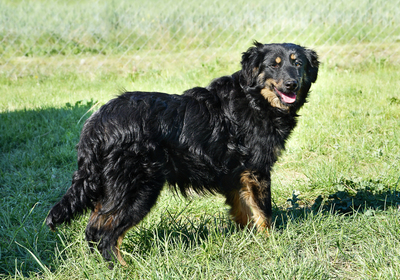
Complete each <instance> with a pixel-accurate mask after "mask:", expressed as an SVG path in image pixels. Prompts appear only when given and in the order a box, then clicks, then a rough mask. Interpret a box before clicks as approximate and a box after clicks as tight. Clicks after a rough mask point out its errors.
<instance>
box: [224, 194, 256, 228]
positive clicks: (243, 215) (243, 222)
mask: <svg viewBox="0 0 400 280" xmlns="http://www.w3.org/2000/svg"><path fill="white" fill-rule="evenodd" d="M231 195H232V197H231V199H230V201H227V203H228V204H229V205H230V206H231V210H230V211H229V214H230V215H231V216H232V218H233V220H234V221H235V222H236V223H237V224H238V225H239V226H240V227H241V228H244V227H245V226H247V225H248V224H249V222H250V219H251V217H252V212H251V209H250V207H249V206H248V205H247V204H246V202H245V201H244V200H243V199H242V198H241V195H240V193H239V191H235V192H234V193H232V194H231Z"/></svg>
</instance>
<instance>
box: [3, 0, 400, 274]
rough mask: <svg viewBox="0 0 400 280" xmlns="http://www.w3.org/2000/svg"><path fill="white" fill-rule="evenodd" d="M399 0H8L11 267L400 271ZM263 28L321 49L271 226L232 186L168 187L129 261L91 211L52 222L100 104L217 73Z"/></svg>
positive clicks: (235, 62) (136, 235)
mask: <svg viewBox="0 0 400 280" xmlns="http://www.w3.org/2000/svg"><path fill="white" fill-rule="evenodd" d="M203 2H204V1H203ZM397 4H398V3H395V1H394V2H390V3H389V2H388V1H380V0H375V1H361V0H357V1H353V2H349V1H347V2H344V1H335V2H328V1H325V2H324V1H322V2H321V1H320V2H318V3H308V4H304V3H302V4H300V2H299V3H293V2H292V1H286V0H283V1H268V3H265V4H264V3H261V2H260V1H258V2H253V1H245V2H244V1H243V2H241V1H238V2H237V4H235V5H233V4H230V2H229V3H228V2H227V1H224V0H222V1H218V3H216V2H215V1H214V2H212V1H210V2H207V1H205V2H204V3H203V4H202V5H201V6H198V5H196V4H194V3H193V2H191V1H183V2H182V3H179V4H174V5H172V2H171V3H170V2H162V1H156V0H155V1H148V2H146V3H144V4H143V3H140V4H139V2H135V1H100V2H93V1H68V2H66V1H1V2H0V41H1V44H0V278H5V279H25V278H29V279H71V278H72V279H111V278H113V279H125V278H133V279H177V278H178V279H335V278H340V279H343V278H344V279H398V278H400V251H399V250H398V248H399V247H400V246H399V245H400V244H399V243H400V237H399V236H400V227H399V221H400V213H399V205H400V196H399V187H400V185H399V176H400V173H399V160H400V129H399V126H400V93H399V91H398V89H399V88H400V59H399V49H400V48H399V37H398V36H399V34H400V32H399V26H400V23H399V18H400V17H399V9H400V8H399V7H400V5H397ZM138 22H140V24H139V23H138ZM254 39H257V40H259V41H262V42H266V43H267V42H278V41H292V42H295V43H300V44H302V45H308V46H311V47H313V48H315V49H316V50H317V51H318V53H319V54H320V56H321V60H322V62H323V65H322V67H321V70H320V74H319V78H318V81H317V83H316V84H315V85H314V86H313V91H312V93H311V96H310V99H309V103H307V104H306V105H305V106H304V108H302V109H301V111H300V114H301V118H300V122H299V125H298V127H297V128H296V129H295V131H294V133H293V135H292V137H291V138H290V140H289V142H288V144H287V149H286V151H285V153H284V154H283V156H282V157H281V159H280V160H279V162H278V163H277V165H276V166H275V168H274V172H273V201H274V219H275V221H276V222H275V228H274V229H273V230H272V231H271V232H270V236H269V237H268V236H265V235H263V234H258V233H256V231H254V230H252V229H248V230H243V231H241V230H237V229H236V228H235V226H234V224H233V223H232V222H231V221H230V220H229V217H228V216H227V213H226V212H227V207H226V206H225V205H224V200H223V198H222V197H219V196H216V197H213V196H212V197H197V196H195V197H193V198H191V199H190V200H184V199H183V198H181V197H180V196H176V195H174V194H172V193H171V192H170V191H169V190H167V189H166V190H165V191H164V192H163V194H162V196H161V197H160V199H159V202H158V204H157V206H156V207H155V208H154V209H153V211H152V212H151V214H150V215H149V216H148V217H147V218H146V219H145V220H144V221H143V222H142V223H140V224H139V225H138V227H136V228H134V229H132V230H131V231H130V232H129V233H128V235H127V236H126V238H125V239H124V243H123V245H122V250H123V254H124V256H125V260H126V261H127V263H128V266H127V267H126V268H124V267H120V266H117V267H116V268H115V269H114V270H112V271H110V270H108V268H107V264H105V263H104V262H103V260H102V259H101V257H100V256H99V254H98V253H97V252H95V253H94V254H91V253H90V252H89V250H88V247H87V245H86V243H85V241H84V228H85V224H86V221H87V216H83V217H81V218H79V219H78V220H76V221H74V222H73V223H71V225H69V226H62V227H60V228H59V230H58V231H57V232H50V231H49V230H48V228H47V227H46V226H45V225H44V219H45V217H46V215H47V213H48V211H49V209H50V207H51V206H52V205H53V204H54V203H55V202H56V201H58V200H59V198H60V197H61V196H62V195H63V193H64V192H65V191H66V189H67V188H68V187H69V184H70V180H71V175H72V172H73V171H74V169H75V168H76V152H75V145H76V143H77V142H78V139H79V133H80V129H81V127H82V125H83V123H84V121H85V119H86V118H87V117H88V116H89V115H90V114H91V113H92V112H93V111H94V110H95V109H97V108H98V107H99V106H100V105H101V104H104V103H105V102H106V101H107V100H109V99H110V98H112V97H114V96H115V95H117V94H118V93H119V91H120V90H121V89H122V88H126V89H128V90H149V91H153V90H158V91H165V92H169V93H179V92H182V91H183V90H185V89H188V88H191V87H193V86H206V85H207V84H208V83H209V82H210V81H211V80H212V79H213V78H215V77H219V76H221V75H227V74H231V73H233V72H234V71H236V70H238V69H239V61H240V53H241V52H242V51H244V50H245V49H246V48H248V47H249V46H250V45H251V42H252V40H254Z"/></svg>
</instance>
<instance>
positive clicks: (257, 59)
mask: <svg viewBox="0 0 400 280" xmlns="http://www.w3.org/2000/svg"><path fill="white" fill-rule="evenodd" d="M263 46H264V45H263V44H261V43H259V42H257V41H255V42H254V47H250V48H249V49H248V50H247V51H246V52H244V53H243V54H242V61H241V64H242V70H241V74H242V75H241V76H240V85H241V86H242V88H245V87H246V88H247V87H253V86H255V85H256V80H257V76H258V73H259V72H260V66H261V63H262V61H263V58H264V55H263V53H262V51H261V50H262V48H263Z"/></svg>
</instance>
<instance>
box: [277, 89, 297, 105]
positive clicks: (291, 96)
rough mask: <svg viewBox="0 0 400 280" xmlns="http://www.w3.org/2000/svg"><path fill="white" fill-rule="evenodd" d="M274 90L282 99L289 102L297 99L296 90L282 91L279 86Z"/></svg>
mask: <svg viewBox="0 0 400 280" xmlns="http://www.w3.org/2000/svg"><path fill="white" fill-rule="evenodd" d="M274 90H275V92H276V93H278V95H279V96H280V97H281V100H282V101H283V102H285V103H287V104H291V103H294V102H295V101H296V93H295V92H281V91H279V90H278V89H277V88H275V87H274Z"/></svg>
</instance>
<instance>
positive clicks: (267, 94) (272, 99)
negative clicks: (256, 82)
mask: <svg viewBox="0 0 400 280" xmlns="http://www.w3.org/2000/svg"><path fill="white" fill-rule="evenodd" d="M271 85H272V86H273V87H275V88H276V87H278V83H276V81H275V80H273V79H268V80H266V82H265V87H264V88H263V89H262V90H261V94H262V96H264V98H265V99H266V100H267V101H268V102H269V104H271V106H272V107H276V108H280V109H283V110H288V109H289V107H288V106H285V105H283V104H282V102H281V100H280V99H279V97H278V96H277V95H276V93H275V91H274V90H273V89H271V88H272V86H271Z"/></svg>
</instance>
